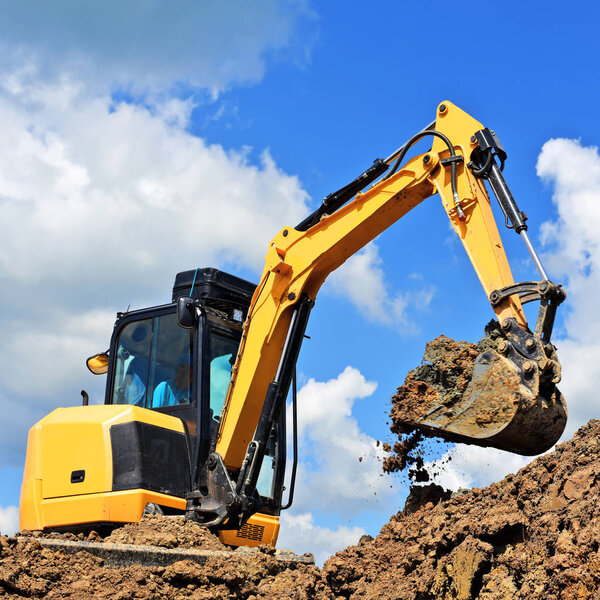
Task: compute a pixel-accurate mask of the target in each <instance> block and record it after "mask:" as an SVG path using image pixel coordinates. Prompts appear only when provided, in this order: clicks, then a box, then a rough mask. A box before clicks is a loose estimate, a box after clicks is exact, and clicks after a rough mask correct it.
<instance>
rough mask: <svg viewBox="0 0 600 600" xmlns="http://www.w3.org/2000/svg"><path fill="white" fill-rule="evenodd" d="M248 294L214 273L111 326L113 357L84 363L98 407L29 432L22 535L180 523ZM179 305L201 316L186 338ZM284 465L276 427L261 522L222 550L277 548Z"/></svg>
mask: <svg viewBox="0 0 600 600" xmlns="http://www.w3.org/2000/svg"><path fill="white" fill-rule="evenodd" d="M254 289H255V286H254V285H253V284H251V283H249V282H247V281H244V280H243V279H240V278H237V277H234V276H232V275H228V274H227V273H223V272H221V271H218V270H216V269H196V270H192V271H187V272H183V273H179V274H178V275H177V277H176V280H175V285H174V288H173V302H172V303H171V304H166V305H163V306H158V307H152V308H147V309H142V310H136V311H131V312H128V313H125V314H118V315H117V321H116V323H115V328H114V331H113V335H112V339H111V343H110V349H109V351H108V352H105V353H101V354H99V355H96V356H94V357H91V358H90V359H88V367H89V368H90V370H92V372H94V373H106V375H107V383H106V395H105V401H104V405H103V406H97V405H96V406H93V405H90V406H81V407H72V408H59V409H57V410H55V411H54V412H53V413H51V414H50V415H48V417H46V418H45V419H43V420H42V421H40V423H38V424H37V425H36V426H34V428H32V430H31V432H30V439H29V445H28V456H27V461H26V462H27V465H26V472H25V477H24V483H23V492H22V502H21V526H22V527H23V528H25V529H60V528H62V527H68V528H69V529H70V530H72V529H73V527H74V526H81V527H89V526H95V525H98V524H110V523H121V522H130V521H131V522H133V521H138V520H139V519H140V518H141V516H142V513H143V512H144V510H146V511H147V510H148V509H149V508H150V509H151V510H152V511H158V512H162V513H165V514H183V513H184V512H185V509H186V502H187V497H188V495H189V493H190V492H191V491H192V490H193V489H194V487H195V483H196V478H197V475H198V472H199V469H200V466H201V465H203V463H204V462H205V461H206V460H207V457H208V455H209V453H210V451H211V447H214V443H215V437H216V433H217V431H218V428H219V422H220V418H221V413H222V409H223V405H224V402H225V397H226V394H227V389H228V387H229V382H230V379H231V369H232V366H233V363H234V361H235V358H236V356H237V352H238V347H239V344H240V337H241V333H242V323H243V320H244V319H245V317H246V311H247V309H248V305H249V303H250V299H251V297H252V294H253V292H254ZM180 296H185V298H186V299H187V300H188V301H189V300H192V301H193V302H194V307H195V308H194V310H197V311H198V318H197V319H194V321H193V322H192V323H188V324H187V326H186V327H182V326H181V324H180V323H179V319H178V311H177V301H178V299H179V297H180ZM59 454H60V455H61V456H60V457H59ZM285 454H286V453H285V420H284V419H282V421H281V422H279V423H278V424H277V425H276V426H275V427H274V428H273V431H272V432H271V435H270V437H269V442H268V447H267V452H266V456H265V460H264V462H263V467H262V469H261V472H260V477H259V480H258V484H257V493H258V494H259V496H260V500H261V505H262V507H261V511H260V512H259V513H257V514H255V515H254V516H253V517H251V518H250V519H249V520H248V521H247V522H246V523H245V524H244V525H243V526H241V527H237V528H234V529H227V528H226V527H225V528H224V529H223V530H222V531H221V533H220V535H221V538H222V540H223V541H224V542H225V543H227V544H231V545H236V546H239V545H258V544H260V543H268V544H271V545H274V544H275V541H276V539H277V534H278V530H279V519H278V515H279V511H280V507H281V498H282V492H283V477H284V471H285ZM40 458H41V460H40ZM40 463H41V464H40ZM84 504H85V505H86V506H87V509H85V510H84V509H81V507H82V505H84ZM74 510H75V514H77V512H79V513H81V517H79V518H78V517H77V516H75V517H74Z"/></svg>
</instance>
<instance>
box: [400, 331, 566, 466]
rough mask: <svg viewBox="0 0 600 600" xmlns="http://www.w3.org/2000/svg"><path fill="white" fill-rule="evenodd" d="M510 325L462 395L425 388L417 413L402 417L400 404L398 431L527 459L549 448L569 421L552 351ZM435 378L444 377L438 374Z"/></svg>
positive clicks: (479, 363) (478, 359) (484, 354)
mask: <svg viewBox="0 0 600 600" xmlns="http://www.w3.org/2000/svg"><path fill="white" fill-rule="evenodd" d="M511 320H512V319H511ZM511 320H509V321H508V322H507V323H505V329H507V330H508V333H507V335H505V337H503V338H501V339H500V341H499V342H498V341H497V342H496V343H495V344H494V347H490V348H488V349H485V351H483V352H480V353H479V355H478V356H477V357H476V359H475V361H474V364H473V366H472V373H471V374H470V381H469V383H468V384H467V386H466V388H465V389H464V391H462V393H456V390H454V393H450V394H439V393H431V389H429V393H428V394H425V396H424V397H426V398H425V400H422V401H421V402H422V404H420V406H419V410H414V409H412V410H406V412H405V413H404V412H403V407H402V405H401V402H399V403H398V404H399V405H398V404H397V405H396V406H395V409H394V422H395V426H396V428H397V429H398V430H399V431H401V432H409V431H412V430H414V429H417V430H421V431H424V432H425V433H428V434H431V435H434V436H436V437H441V438H444V439H446V440H448V441H452V442H462V443H468V444H476V445H479V446H489V447H493V448H499V449H501V450H506V451H508V452H513V453H516V454H522V455H527V456H533V455H536V454H540V453H542V452H545V451H546V450H548V449H549V448H551V447H552V446H553V445H554V444H555V443H556V442H557V441H558V439H559V438H560V436H561V435H562V432H563V430H564V428H565V425H566V422H567V406H566V403H565V400H564V397H563V395H562V394H561V393H560V391H559V390H558V388H557V387H556V383H557V382H558V381H559V380H560V364H559V362H558V358H557V357H556V351H555V348H554V346H552V345H551V344H542V342H541V340H539V339H536V338H535V337H533V336H532V335H530V334H529V335H528V334H527V333H526V332H524V331H523V330H522V329H520V328H519V327H518V325H516V323H511V322H510V321H511ZM511 328H512V329H513V332H514V333H513V332H511V331H510V329H511ZM505 334H506V332H505ZM446 339H447V338H446ZM446 354H447V352H446ZM425 359H426V360H427V359H428V356H427V352H426V356H425ZM444 360H446V361H447V360H448V357H447V356H446V357H444ZM429 368H433V369H435V368H436V365H435V364H434V365H433V366H432V367H429ZM436 377H437V378H438V380H439V379H440V378H444V377H445V374H443V373H442V374H441V375H440V373H439V372H438V373H437V375H436ZM399 391H400V390H399Z"/></svg>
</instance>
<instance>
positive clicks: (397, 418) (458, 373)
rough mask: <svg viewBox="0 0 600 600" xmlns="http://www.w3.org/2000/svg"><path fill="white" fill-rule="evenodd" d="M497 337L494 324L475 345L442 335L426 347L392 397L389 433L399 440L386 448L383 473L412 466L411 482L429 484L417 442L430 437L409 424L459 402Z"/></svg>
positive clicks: (429, 434)
mask: <svg viewBox="0 0 600 600" xmlns="http://www.w3.org/2000/svg"><path fill="white" fill-rule="evenodd" d="M501 336H502V333H501V331H500V327H499V325H498V323H497V322H496V321H491V322H490V323H488V325H486V327H485V336H484V337H483V338H482V339H481V340H480V341H479V342H478V343H477V344H473V343H470V342H461V341H456V340H453V339H451V338H448V337H446V336H445V335H441V336H439V337H437V338H436V339H435V340H433V341H432V342H429V343H428V344H427V346H426V348H425V353H424V354H423V361H422V364H421V365H419V366H418V367H417V368H415V369H413V370H412V371H410V372H409V373H408V375H407V376H406V379H405V380H404V384H403V385H401V386H400V387H399V388H398V390H397V392H396V394H394V396H393V397H392V407H391V410H390V417H391V426H390V430H391V432H392V433H394V434H396V435H398V436H400V440H399V441H398V442H396V443H395V444H394V445H393V446H391V445H389V444H388V445H387V451H388V452H390V451H391V453H390V455H389V456H388V457H387V458H386V459H385V460H384V462H383V470H384V471H385V472H388V473H391V472H396V471H403V470H404V469H406V467H407V466H409V467H410V466H413V465H414V467H413V468H412V469H411V470H410V471H409V477H410V478H411V479H412V480H413V481H428V480H429V476H428V475H427V473H426V471H425V469H424V468H423V448H422V444H421V442H422V441H423V440H424V438H426V437H432V435H433V434H432V433H431V432H425V431H422V430H417V429H415V428H414V427H413V426H412V425H410V423H411V422H414V421H418V420H420V419H422V418H423V417H425V415H426V414H427V413H428V412H429V411H430V410H431V409H432V408H433V407H434V406H437V405H444V406H452V405H453V404H456V402H458V401H460V399H461V398H462V396H463V394H464V393H465V390H466V389H467V386H468V385H469V382H470V381H471V378H472V376H473V366H474V364H475V359H476V358H477V356H478V355H479V354H480V353H481V352H484V351H486V350H490V349H493V348H495V346H496V343H497V340H498V338H499V337H501ZM384 449H386V446H384Z"/></svg>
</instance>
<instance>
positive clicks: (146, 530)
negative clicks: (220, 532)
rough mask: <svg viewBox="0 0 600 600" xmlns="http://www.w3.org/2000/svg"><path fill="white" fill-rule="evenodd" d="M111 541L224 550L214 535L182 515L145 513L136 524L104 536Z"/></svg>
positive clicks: (114, 542) (224, 547)
mask: <svg viewBox="0 0 600 600" xmlns="http://www.w3.org/2000/svg"><path fill="white" fill-rule="evenodd" d="M104 541H105V542H110V543H113V544H134V545H147V546H160V547H162V548H202V549H204V550H226V549H227V548H226V546H224V545H223V544H222V543H221V542H220V541H219V538H218V537H217V536H216V535H213V534H212V533H210V531H208V529H206V528H205V527H200V526H199V525H197V524H196V523H193V522H191V521H186V520H185V519H184V518H183V517H167V518H165V517H161V516H158V515H149V516H147V517H144V519H143V520H142V521H141V522H140V523H130V524H129V525H125V526H124V527H120V528H119V529H115V531H113V532H112V533H111V534H110V535H108V536H107V537H105V538H104Z"/></svg>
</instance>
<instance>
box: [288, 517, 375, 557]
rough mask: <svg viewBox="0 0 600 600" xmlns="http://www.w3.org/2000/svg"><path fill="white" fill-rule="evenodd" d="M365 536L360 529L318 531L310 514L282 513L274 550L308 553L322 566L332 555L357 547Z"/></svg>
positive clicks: (322, 529)
mask: <svg viewBox="0 0 600 600" xmlns="http://www.w3.org/2000/svg"><path fill="white" fill-rule="evenodd" d="M365 533H366V532H365V530H364V529H363V528H362V527H345V526H340V527H338V528H337V529H329V528H328V527H319V526H318V525H315V522H314V518H313V516H312V515H311V514H310V513H300V514H296V515H290V514H288V513H282V515H281V532H280V534H279V540H278V542H277V546H278V547H279V548H289V549H291V550H294V552H296V553H297V554H303V553H305V552H310V553H312V554H314V555H315V562H316V564H317V565H319V566H322V565H323V563H324V562H325V560H327V558H329V557H330V556H331V555H332V554H335V553H336V552H338V551H339V550H343V549H344V548H347V547H348V546H350V545H351V544H356V543H357V542H358V540H359V539H360V537H361V536H362V535H364V534H365Z"/></svg>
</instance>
